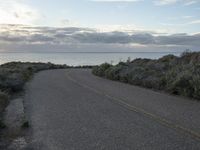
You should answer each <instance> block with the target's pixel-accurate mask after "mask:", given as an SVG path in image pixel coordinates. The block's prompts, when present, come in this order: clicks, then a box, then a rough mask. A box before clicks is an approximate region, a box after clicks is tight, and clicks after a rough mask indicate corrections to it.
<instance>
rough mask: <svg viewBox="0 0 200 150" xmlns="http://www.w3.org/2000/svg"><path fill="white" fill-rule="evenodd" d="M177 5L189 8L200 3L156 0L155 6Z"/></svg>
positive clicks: (180, 0) (193, 0)
mask: <svg viewBox="0 0 200 150" xmlns="http://www.w3.org/2000/svg"><path fill="white" fill-rule="evenodd" d="M176 3H181V4H183V5H184V6H189V5H193V4H195V3H198V1H197V0H154V4H155V5H158V6H164V5H172V4H176Z"/></svg>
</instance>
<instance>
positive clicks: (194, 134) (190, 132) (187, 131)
mask: <svg viewBox="0 0 200 150" xmlns="http://www.w3.org/2000/svg"><path fill="white" fill-rule="evenodd" d="M66 75H67V77H68V79H69V80H71V81H72V82H74V83H75V84H77V85H79V86H81V87H83V88H85V89H89V90H90V91H93V92H95V93H96V94H99V95H103V96H105V97H107V98H108V99H110V100H112V101H114V102H117V103H118V104H119V105H121V106H124V107H126V108H127V109H129V110H131V111H134V112H137V113H141V114H143V115H145V116H147V117H148V118H151V119H153V120H155V121H156V122H159V123H160V124H162V125H165V126H167V127H169V128H171V129H175V130H177V131H179V132H182V133H184V134H187V135H190V136H192V137H193V138H195V139H197V140H199V141H200V134H199V133H197V132H195V131H193V130H191V129H188V128H185V127H183V126H181V125H179V124H175V123H173V122H171V121H168V120H166V119H164V118H161V117H159V116H157V115H154V114H152V113H149V112H147V111H146V110H144V109H142V108H139V107H136V106H134V105H130V104H128V103H126V102H125V101H126V100H125V99H122V98H116V97H113V96H111V95H108V94H106V93H104V92H102V91H100V90H97V89H94V88H92V87H90V86H88V85H86V84H81V83H80V82H78V81H77V80H75V79H74V78H72V77H71V76H70V75H69V73H67V74H66Z"/></svg>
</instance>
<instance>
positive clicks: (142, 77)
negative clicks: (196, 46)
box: [93, 51, 200, 100]
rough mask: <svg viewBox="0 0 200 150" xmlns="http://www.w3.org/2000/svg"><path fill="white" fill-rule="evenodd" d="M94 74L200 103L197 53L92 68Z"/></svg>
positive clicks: (199, 53)
mask: <svg viewBox="0 0 200 150" xmlns="http://www.w3.org/2000/svg"><path fill="white" fill-rule="evenodd" d="M93 73H94V74H95V75H98V76H101V77H106V78H108V79H112V80H119V81H121V82H126V83H130V84H133V85H138V86H143V87H146V88H152V89H157V90H164V91H166V92H169V93H173V94H177V95H183V96H187V97H192V98H195V99H199V100H200V52H189V51H186V52H184V53H183V54H182V55H181V56H180V57H176V56H173V55H166V56H164V57H162V58H160V59H158V60H151V59H135V60H133V61H130V60H129V61H127V62H120V63H119V64H117V65H114V66H112V65H110V64H107V63H105V64H102V65H100V66H96V67H95V68H93Z"/></svg>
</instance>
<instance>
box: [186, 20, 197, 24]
mask: <svg viewBox="0 0 200 150" xmlns="http://www.w3.org/2000/svg"><path fill="white" fill-rule="evenodd" d="M188 24H200V20H193V21H191V22H189V23H188Z"/></svg>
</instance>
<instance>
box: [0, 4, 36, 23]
mask: <svg viewBox="0 0 200 150" xmlns="http://www.w3.org/2000/svg"><path fill="white" fill-rule="evenodd" d="M0 16H1V17H0V24H10V23H12V24H32V23H34V22H35V21H36V20H37V19H38V18H39V17H40V15H39V12H38V11H37V10H36V9H34V8H32V7H30V6H29V5H26V4H25V1H23V0H0Z"/></svg>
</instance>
